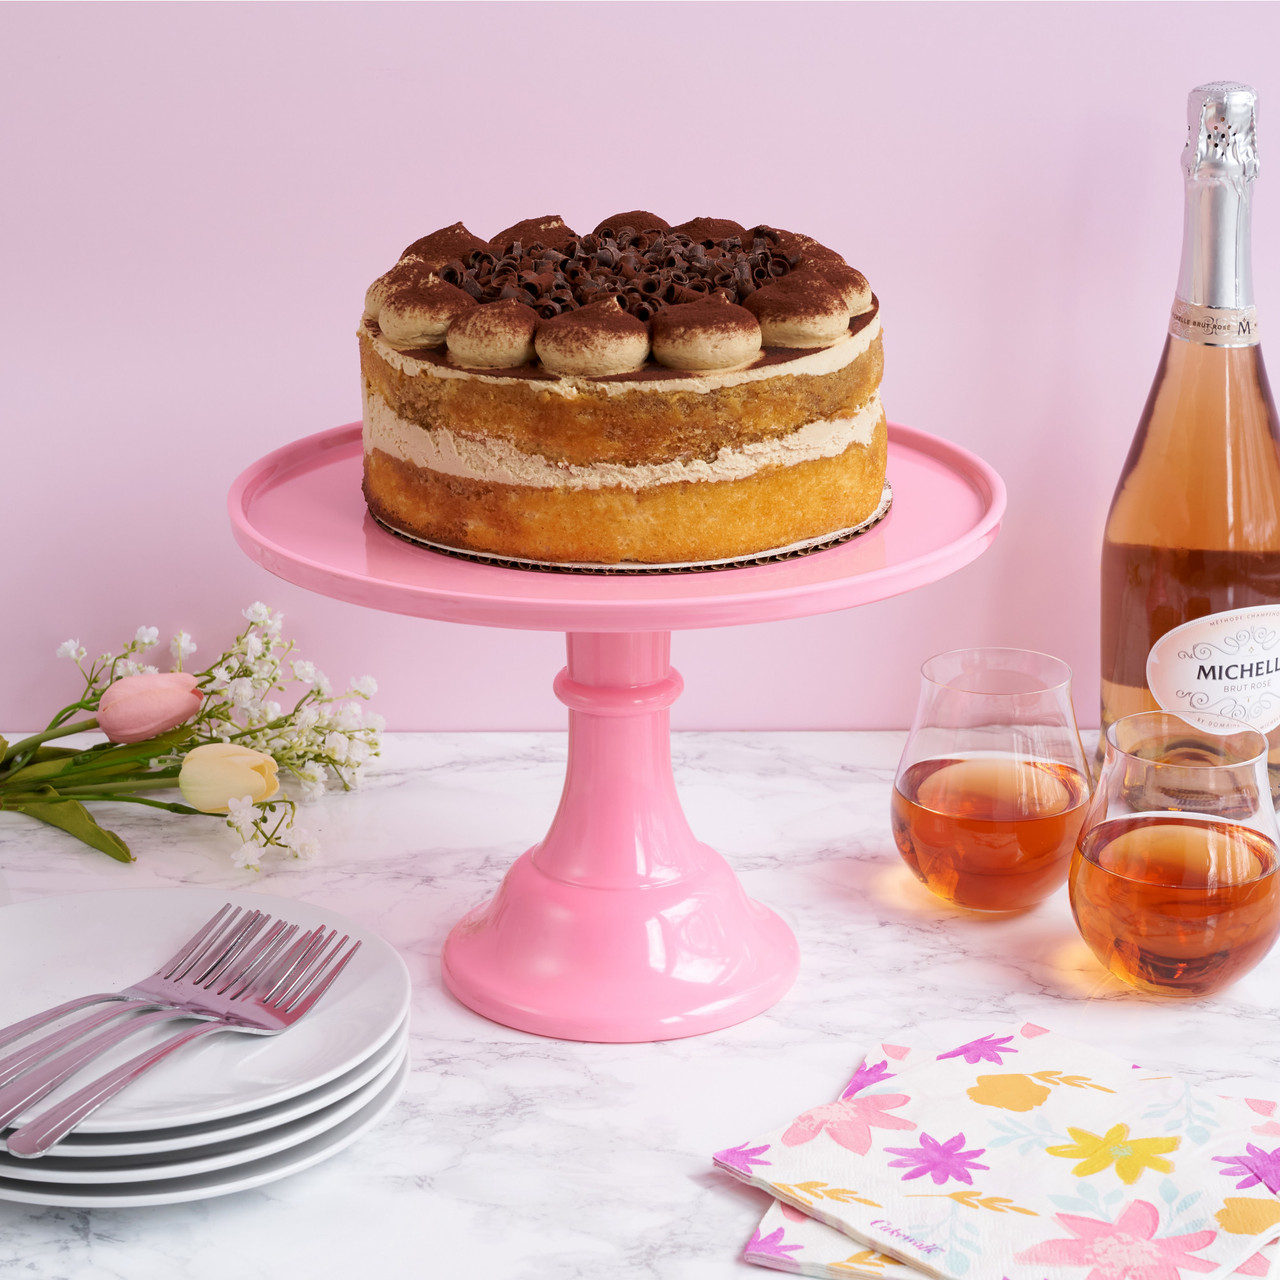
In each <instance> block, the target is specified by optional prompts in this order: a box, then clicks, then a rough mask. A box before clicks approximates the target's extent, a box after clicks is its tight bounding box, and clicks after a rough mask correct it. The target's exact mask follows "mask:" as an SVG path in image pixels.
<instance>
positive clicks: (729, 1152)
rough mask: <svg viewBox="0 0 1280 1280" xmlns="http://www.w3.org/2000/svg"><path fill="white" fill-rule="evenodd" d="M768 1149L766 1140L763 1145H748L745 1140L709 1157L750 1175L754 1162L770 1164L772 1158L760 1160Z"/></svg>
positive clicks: (717, 1162) (747, 1175)
mask: <svg viewBox="0 0 1280 1280" xmlns="http://www.w3.org/2000/svg"><path fill="white" fill-rule="evenodd" d="M768 1150H769V1144H768V1143H767V1142H766V1143H765V1144H764V1146H763V1147H749V1146H747V1144H746V1143H745V1142H740V1143H739V1144H738V1145H737V1146H736V1147H728V1148H726V1149H725V1150H724V1151H717V1152H716V1153H715V1155H713V1156H712V1157H711V1158H712V1159H713V1160H714V1161H715V1162H716V1164H723V1165H727V1166H728V1167H729V1168H730V1169H736V1170H737V1171H738V1172H739V1173H741V1174H743V1175H744V1176H745V1177H748V1178H749V1177H750V1176H751V1166H752V1165H755V1164H772V1163H773V1161H772V1160H761V1159H760V1158H759V1157H760V1156H762V1155H763V1154H764V1153H765V1152H766V1151H768Z"/></svg>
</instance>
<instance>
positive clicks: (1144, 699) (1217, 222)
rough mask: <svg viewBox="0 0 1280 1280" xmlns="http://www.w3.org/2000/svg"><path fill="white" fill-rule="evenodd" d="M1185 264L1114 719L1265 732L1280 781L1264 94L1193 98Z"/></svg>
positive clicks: (1120, 638) (1111, 560)
mask: <svg viewBox="0 0 1280 1280" xmlns="http://www.w3.org/2000/svg"><path fill="white" fill-rule="evenodd" d="M1187 105H1188V110H1187V116H1188V125H1189V129H1188V135H1187V145H1186V149H1185V150H1184V152H1183V168H1184V170H1185V172H1186V221H1185V224H1184V230H1183V244H1182V269H1181V272H1180V274H1179V277H1178V290H1177V296H1176V297H1175V299H1174V304H1173V313H1172V316H1171V318H1170V321H1169V336H1168V337H1167V338H1166V339H1165V344H1164V352H1163V354H1162V355H1161V357H1160V367H1159V368H1158V369H1157V371H1156V377H1155V382H1154V384H1153V385H1152V388H1151V394H1150V395H1149V396H1148V398H1147V404H1146V408H1145V409H1144V411H1143V414H1142V418H1141V421H1140V422H1139V424H1138V430H1137V433H1136V435H1135V436H1134V438H1133V444H1132V446H1131V447H1130V449H1129V456H1128V459H1127V460H1126V461H1125V465H1124V470H1123V472H1122V473H1121V475H1120V481H1119V484H1118V485H1117V486H1116V492H1115V497H1114V498H1113V499H1112V502H1111V511H1110V514H1109V515H1108V517H1107V526H1106V533H1105V536H1104V539H1103V546H1102V722H1103V728H1104V729H1105V728H1106V727H1107V726H1108V725H1110V724H1111V722H1112V721H1114V720H1116V719H1118V718H1119V717H1121V716H1126V715H1129V714H1131V713H1133V712H1136V711H1152V710H1156V709H1157V708H1159V709H1163V710H1165V711H1172V712H1176V713H1178V714H1179V715H1182V716H1183V717H1184V718H1188V719H1191V720H1193V721H1194V722H1195V723H1197V724H1199V725H1200V726H1201V727H1203V728H1207V729H1213V728H1214V727H1215V726H1218V727H1219V729H1220V731H1222V732H1228V731H1230V728H1231V727H1232V725H1234V726H1235V727H1237V728H1238V727H1239V726H1240V725H1242V724H1248V725H1250V726H1251V727H1253V728H1255V729H1258V730H1259V731H1261V732H1262V733H1264V734H1266V735H1268V739H1269V741H1270V743H1271V746H1272V751H1271V762H1272V783H1273V789H1274V787H1275V786H1276V784H1277V782H1280V430H1278V426H1277V420H1276V410H1275V405H1274V403H1273V402H1272V399H1271V389H1270V387H1269V386H1268V384H1267V374H1266V370H1265V368H1264V367H1263V363H1262V350H1261V348H1260V347H1259V345H1258V318H1257V314H1256V312H1255V310H1254V305H1253V281H1252V270H1251V263H1250V244H1249V241H1250V197H1251V193H1252V189H1253V182H1254V179H1255V178H1256V177H1257V174H1258V157H1257V150H1256V146H1255V133H1254V122H1255V116H1256V110H1257V95H1256V94H1255V92H1254V91H1253V90H1252V89H1251V88H1249V87H1248V86H1247V85H1240V84H1229V83H1215V84H1207V85H1202V86H1201V87H1200V88H1198V89H1195V90H1193V91H1192V92H1191V94H1190V96H1189V98H1188V104H1187Z"/></svg>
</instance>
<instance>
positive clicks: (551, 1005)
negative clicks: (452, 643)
mask: <svg viewBox="0 0 1280 1280" xmlns="http://www.w3.org/2000/svg"><path fill="white" fill-rule="evenodd" d="M361 467H362V444H361V428H360V424H359V423H358V422H357V423H352V424H350V425H348V426H343V427H337V428H334V429H333V430H331V431H324V432H321V433H319V434H318V435H313V436H308V437H307V438H305V439H303V440H298V441H296V442H295V443H293V444H290V445H287V446H286V447H285V448H283V449H277V450H276V451H275V452H274V453H271V454H268V455H267V456H266V457H265V458H263V459H261V460H260V461H259V462H257V463H255V464H254V465H253V466H251V467H250V468H249V469H248V470H246V471H245V472H244V473H243V474H242V475H241V476H240V477H239V479H238V480H237V481H236V482H235V484H234V486H233V487H232V490H231V494H230V498H229V506H230V514H231V522H232V526H233V528H234V531H235V537H236V540H237V542H238V543H239V544H240V546H241V547H242V548H243V550H244V551H245V552H246V553H247V554H248V555H249V556H250V557H251V558H252V559H254V560H256V561H257V562H258V563H259V564H260V565H262V567H263V568H265V569H267V570H268V571H269V572H271V573H273V574H276V575H277V576H278V577H281V578H284V579H285V580H286V581H289V582H293V583H296V584H297V585H299V586H302V587H305V588H307V589H309V590H311V591H316V592H318V593H320V594H322V595H327V596H333V597H335V598H337V599H339V600H346V601H348V602H350V603H352V604H357V605H362V606H364V607H366V608H370V609H381V610H385V611H388V612H392V613H402V614H409V615H412V616H415V617H421V618H435V619H439V620H443V621H447V622H466V623H471V624H473V625H476V626H486V627H511V628H518V629H522V630H540V631H551V630H554V631H564V632H566V633H567V636H568V663H567V665H566V666H565V668H564V669H563V670H562V671H561V672H560V674H559V675H558V676H557V677H556V679H555V692H556V696H557V697H558V698H559V699H560V701H561V702H563V703H564V704H565V705H566V706H567V707H568V708H569V761H568V767H567V772H566V777H565V784H564V792H563V795H562V797H561V800H560V807H559V809H558V811H557V812H556V815H555V818H554V820H553V821H552V824H551V829H550V830H549V831H548V833H547V835H546V838H545V839H544V840H543V841H542V842H541V843H540V844H537V845H535V846H534V847H533V848H532V849H530V850H529V851H528V852H527V853H525V854H524V855H522V856H521V857H520V858H519V859H518V860H517V861H516V862H515V864H514V865H513V866H512V867H511V869H510V871H509V872H508V873H507V876H506V878H505V879H504V881H503V882H502V885H501V887H500V888H499V890H498V892H497V894H496V895H495V897H494V898H492V899H491V900H490V901H489V902H487V903H486V904H484V905H483V906H481V907H478V908H476V909H475V910H474V911H472V912H471V913H470V914H468V915H467V916H465V917H464V918H463V919H462V920H460V921H459V922H458V924H457V925H456V926H455V927H454V929H453V931H452V932H451V933H450V935H449V937H448V940H447V942H446V943H445V948H444V957H443V971H444V981H445V983H446V984H447V986H448V987H449V990H450V991H452V992H453V994H454V995H455V996H456V997H457V998H458V999H459V1000H461V1001H462V1002H463V1003H464V1004H466V1005H469V1006H470V1007H471V1008H472V1009H474V1010H476V1011H477V1012H478V1013H481V1014H483V1015H484V1016H485V1017H487V1018H491V1019H493V1020H494V1021H496V1022H500V1023H503V1024H504V1025H506V1026H510V1027H516V1028H518V1029H520V1030H522V1031H531V1032H536V1033H538V1034H540V1035H545V1036H554V1037H558V1038H562V1039H570V1040H588V1041H600V1042H623V1041H647V1040H668V1039H674V1038H677V1037H680V1036H690V1035H697V1034H700V1033H702V1032H705V1031H713V1030H716V1029H718V1028H721V1027H727V1026H731V1025H732V1024H734V1023H736V1022H741V1021H743V1020H744V1019H746V1018H750V1017H752V1016H753V1015H755V1014H757V1013H760V1012H761V1011H763V1010H764V1009H767V1008H768V1007H769V1006H770V1005H772V1004H773V1003H774V1002H775V1001H776V1000H777V999H778V998H779V997H780V996H781V995H782V994H783V993H784V992H785V991H786V990H787V988H788V987H789V986H790V985H791V983H792V981H793V980H794V978H795V975H796V969H797V966H798V961H799V955H798V951H797V947H796V941H795V938H794V936H793V935H792V933H791V931H790V929H788V928H787V926H786V925H785V924H784V923H783V922H782V920H780V919H779V918H778V916H776V915H775V914H774V913H773V912H772V911H770V910H769V909H768V908H767V907H764V906H762V905H760V904H759V903H757V902H754V901H752V900H751V899H750V898H748V897H747V896H746V894H745V893H744V892H743V889H742V886H741V885H740V884H739V883H738V880H737V878H736V876H735V875H734V874H733V872H732V870H731V869H730V868H729V865H728V864H727V863H726V862H725V860H724V859H723V858H722V857H721V856H720V855H719V854H718V853H716V852H715V851H714V850H713V849H710V848H708V846H706V845H704V844H702V843H700V842H699V841H698V840H697V839H696V838H695V837H694V835H693V832H692V831H691V830H690V829H689V825H688V823H687V821H686V820H685V816H684V813H683V811H682V810H681V808H680V802H679V798H678V797H677V794H676V788H675V781H674V778H673V776H672V771H671V745H670V733H669V713H668V708H669V707H670V706H671V704H672V703H673V702H674V701H675V700H676V698H677V697H679V695H680V690H681V687H682V681H681V679H680V676H679V674H678V673H677V672H676V671H674V670H673V669H672V667H671V664H670V660H669V659H670V647H671V632H672V631H673V630H682V629H688V628H696V627H727V626H733V625H735V624H739V623H748V622H768V621H776V620H778V619H783V618H799V617H806V616H808V615H811V614H817V613H826V612H830V611H833V610H837V609H849V608H853V607H854V606H856V605H861V604H869V603H871V602H873V601H876V600H883V599H885V598H886V597H888V596H893V595H897V594H900V593H901V592H904V591H911V590H913V589H914V588H916V587H920V586H924V585H925V584H926V583H930V582H934V581H936V580H937V579H939V578H942V577H945V576H946V575H947V574H949V573H952V572H954V571H955V570H956V569H959V568H961V567H962V566H963V565H966V564H968V563H969V562H970V561H971V560H974V559H975V558H976V557H977V556H979V555H980V554H981V553H982V552H983V551H984V550H985V549H986V547H988V546H989V545H990V543H991V541H992V540H993V539H994V538H995V535H996V531H997V529H998V528H999V525H1000V519H1001V516H1002V515H1003V512H1004V505H1005V492H1004V485H1003V483H1002V482H1001V480H1000V477H999V476H998V475H997V474H996V473H995V471H993V470H992V469H991V467H989V466H988V465H987V464H986V463H984V462H983V461H982V460H981V459H980V458H977V457H975V456H974V455H973V454H971V453H969V452H967V451H966V450H964V449H961V448H959V447H957V446H956V445H953V444H949V443H947V442H945V441H943V440H940V439H938V438H937V437H935V436H931V435H928V434H927V433H925V432H923V431H917V430H914V429H912V428H908V427H899V426H893V425H891V426H890V427H889V480H890V482H891V483H892V485H893V491H894V501H893V506H892V508H891V510H890V512H889V514H888V515H887V516H886V517H885V518H884V519H883V520H882V521H881V522H880V523H879V524H878V525H876V526H875V527H874V528H872V529H870V530H869V531H868V532H866V533H864V534H862V535H861V536H859V537H857V538H854V539H853V540H852V541H849V542H845V543H842V544H840V545H838V546H834V547H831V548H829V549H827V550H824V551H818V552H814V553H811V554H809V555H805V556H800V557H798V558H796V559H791V560H782V561H777V562H774V563H769V564H760V565H751V566H748V567H744V568H737V569H722V570H716V571H709V572H690V573H674V574H652V575H633V574H627V575H594V574H567V573H555V572H540V571H537V570H529V569H510V568H502V567H499V566H496V565H491V564H480V563H476V562H473V561H469V560H465V559H460V558H456V557H453V556H449V555H443V554H440V553H438V552H433V551H429V550H426V549H425V548H422V547H418V546H413V545H411V544H409V543H407V542H405V541H403V540H402V539H399V538H397V537H395V536H393V535H392V534H390V533H387V532H386V531H385V530H384V529H382V528H381V527H380V526H379V525H378V524H376V523H375V521H374V520H373V519H372V517H371V516H369V514H368V512H367V510H366V508H365V504H364V499H363V497H362V495H361V491H360V480H361Z"/></svg>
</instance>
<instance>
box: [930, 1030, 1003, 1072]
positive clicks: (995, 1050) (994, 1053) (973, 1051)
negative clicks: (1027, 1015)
mask: <svg viewBox="0 0 1280 1280" xmlns="http://www.w3.org/2000/svg"><path fill="white" fill-rule="evenodd" d="M1012 1039H1013V1037H1012V1036H999V1037H997V1036H980V1037H979V1038H978V1039H977V1040H970V1041H969V1043H968V1044H962V1045H961V1046H960V1047H959V1048H958V1049H952V1050H951V1051H950V1052H949V1053H940V1054H938V1061H939V1062H941V1061H942V1060H943V1059H944V1058H959V1057H963V1058H964V1060H965V1061H966V1062H967V1063H968V1064H969V1065H970V1066H971V1067H972V1066H973V1065H974V1064H975V1063H978V1062H994V1063H995V1064H996V1066H997V1067H1002V1066H1004V1059H1003V1058H1002V1057H1001V1056H1000V1055H1001V1054H1002V1053H1017V1052H1018V1051H1017V1049H1010V1048H1008V1047H1007V1045H1008V1043H1009V1041H1010V1040H1012Z"/></svg>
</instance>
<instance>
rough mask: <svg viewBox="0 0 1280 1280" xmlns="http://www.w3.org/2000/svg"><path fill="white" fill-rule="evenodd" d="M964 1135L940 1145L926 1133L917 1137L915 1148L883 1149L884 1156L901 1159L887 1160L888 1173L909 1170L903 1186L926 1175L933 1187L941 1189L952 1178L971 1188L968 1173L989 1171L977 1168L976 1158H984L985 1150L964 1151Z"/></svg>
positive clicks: (904, 1176) (958, 1134)
mask: <svg viewBox="0 0 1280 1280" xmlns="http://www.w3.org/2000/svg"><path fill="white" fill-rule="evenodd" d="M963 1146H964V1134H963V1133H957V1134H956V1136H955V1137H954V1138H948V1139H947V1140H946V1142H939V1141H938V1140H937V1138H931V1137H930V1136H929V1135H928V1134H927V1133H922V1134H921V1135H920V1145H919V1146H917V1147H885V1152H886V1154H888V1155H891V1156H901V1157H902V1158H901V1159H900V1160H890V1161H889V1168H890V1169H910V1170H911V1172H910V1173H904V1174H903V1175H902V1180H903V1182H910V1181H911V1179H912V1178H922V1177H924V1175H925V1174H926V1173H927V1174H928V1175H929V1176H930V1177H931V1178H932V1179H933V1181H934V1184H935V1185H936V1186H939V1187H940V1186H942V1184H943V1183H944V1182H946V1180H947V1179H948V1178H955V1179H956V1181H957V1182H967V1183H968V1184H969V1186H973V1178H972V1177H971V1176H970V1172H969V1171H970V1170H971V1169H990V1168H991V1166H990V1165H989V1164H979V1163H978V1161H977V1157H978V1156H980V1155H983V1154H985V1152H986V1147H979V1148H977V1149H976V1150H974V1151H963V1150H961V1148H962V1147H963Z"/></svg>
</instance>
